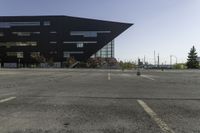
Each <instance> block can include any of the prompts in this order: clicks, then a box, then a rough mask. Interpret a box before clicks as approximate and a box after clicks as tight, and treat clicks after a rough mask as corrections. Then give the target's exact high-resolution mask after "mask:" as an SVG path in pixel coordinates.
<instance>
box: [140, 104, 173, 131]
mask: <svg viewBox="0 0 200 133" xmlns="http://www.w3.org/2000/svg"><path fill="white" fill-rule="evenodd" d="M137 102H138V103H139V104H140V106H142V108H143V109H144V110H145V111H146V113H147V114H148V115H149V116H150V117H151V118H152V119H153V120H154V121H155V122H156V123H157V124H158V126H159V127H160V128H161V130H162V131H163V133H175V132H174V131H173V130H172V129H171V128H169V126H168V125H167V124H166V123H165V122H164V121H162V120H161V119H160V118H159V117H158V115H157V114H156V113H155V112H154V111H153V110H152V109H151V108H150V107H149V106H148V105H147V104H146V103H145V102H144V101H142V100H137Z"/></svg>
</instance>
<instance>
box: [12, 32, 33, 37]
mask: <svg viewBox="0 0 200 133" xmlns="http://www.w3.org/2000/svg"><path fill="white" fill-rule="evenodd" d="M12 33H13V34H15V35H17V36H30V35H31V33H30V32H12Z"/></svg>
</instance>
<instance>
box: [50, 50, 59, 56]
mask: <svg viewBox="0 0 200 133" xmlns="http://www.w3.org/2000/svg"><path fill="white" fill-rule="evenodd" d="M57 53H58V52H57V51H50V52H49V54H54V55H55V54H57Z"/></svg>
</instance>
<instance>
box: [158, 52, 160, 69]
mask: <svg viewBox="0 0 200 133" xmlns="http://www.w3.org/2000/svg"><path fill="white" fill-rule="evenodd" d="M159 67H160V57H159V53H158V68H159Z"/></svg>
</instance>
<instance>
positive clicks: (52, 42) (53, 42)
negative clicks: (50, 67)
mask: <svg viewBox="0 0 200 133" xmlns="http://www.w3.org/2000/svg"><path fill="white" fill-rule="evenodd" d="M49 43H51V44H56V43H57V42H55V41H51V42H49Z"/></svg>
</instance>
